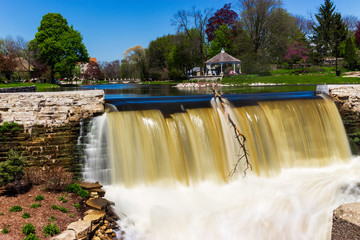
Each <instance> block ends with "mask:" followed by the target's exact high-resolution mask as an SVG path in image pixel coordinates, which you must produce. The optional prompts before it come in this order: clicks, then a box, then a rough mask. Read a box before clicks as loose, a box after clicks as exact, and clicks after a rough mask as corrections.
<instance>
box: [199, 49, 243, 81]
mask: <svg viewBox="0 0 360 240" xmlns="http://www.w3.org/2000/svg"><path fill="white" fill-rule="evenodd" d="M205 63H206V68H207V69H208V72H207V73H208V75H209V72H210V74H211V65H214V64H220V68H221V73H220V74H221V75H222V74H224V72H223V65H224V64H225V63H230V64H233V66H234V73H236V64H239V73H241V61H240V60H239V59H237V58H234V57H233V56H231V55H230V54H228V53H226V52H225V50H224V49H221V52H220V53H219V54H217V55H216V56H214V57H212V58H211V59H209V60H207V61H206V62H205Z"/></svg>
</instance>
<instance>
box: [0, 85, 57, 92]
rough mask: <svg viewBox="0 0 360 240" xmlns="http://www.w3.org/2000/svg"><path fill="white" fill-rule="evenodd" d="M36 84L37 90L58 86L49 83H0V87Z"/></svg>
mask: <svg viewBox="0 0 360 240" xmlns="http://www.w3.org/2000/svg"><path fill="white" fill-rule="evenodd" d="M34 85H35V86H36V89H37V91H39V92H41V91H44V90H46V89H48V88H58V87H59V86H58V85H56V84H51V83H7V84H0V88H10V87H30V86H34Z"/></svg>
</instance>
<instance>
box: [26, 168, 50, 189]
mask: <svg viewBox="0 0 360 240" xmlns="http://www.w3.org/2000/svg"><path fill="white" fill-rule="evenodd" d="M44 175H45V170H44V169H43V168H41V167H31V168H27V169H25V176H24V178H25V179H26V181H28V182H29V183H31V184H32V185H40V184H42V183H44V182H45V177H44Z"/></svg>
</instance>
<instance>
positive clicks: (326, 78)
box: [222, 73, 360, 85]
mask: <svg viewBox="0 0 360 240" xmlns="http://www.w3.org/2000/svg"><path fill="white" fill-rule="evenodd" d="M222 83H224V84H251V83H278V84H287V85H293V84H294V85H296V84H324V83H326V84H345V83H353V84H355V83H360V78H356V77H346V78H344V77H336V76H335V74H332V73H329V74H322V75H310V74H309V75H285V74H284V75H273V76H258V75H239V76H232V77H230V78H224V79H223V80H222Z"/></svg>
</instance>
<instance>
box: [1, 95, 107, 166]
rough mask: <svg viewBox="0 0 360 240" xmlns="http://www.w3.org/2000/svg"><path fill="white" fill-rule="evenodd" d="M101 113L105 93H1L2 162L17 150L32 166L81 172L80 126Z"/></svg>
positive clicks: (102, 111)
mask: <svg viewBox="0 0 360 240" xmlns="http://www.w3.org/2000/svg"><path fill="white" fill-rule="evenodd" d="M102 113H104V92H103V91H102V90H94V91H78V92H43V93H39V92H36V93H2V94H0V161H4V160H6V159H7V155H8V152H9V150H10V149H15V150H17V151H21V152H23V155H24V156H26V157H27V161H28V163H29V166H44V165H56V166H63V167H65V168H66V169H68V170H71V171H73V172H78V171H79V170H80V168H81V166H80V165H79V164H80V163H81V160H80V158H81V156H82V154H81V153H79V151H78V149H77V147H78V146H77V141H78V136H79V133H80V125H81V122H82V121H85V122H86V121H87V120H89V119H90V118H91V117H94V116H97V115H100V114H102ZM8 123H13V124H9V125H8ZM14 123H16V124H14Z"/></svg>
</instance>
